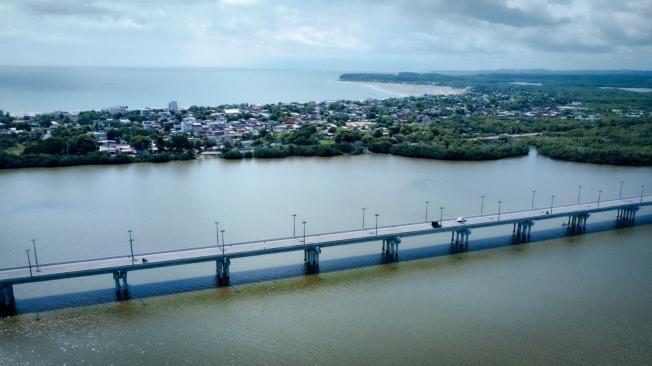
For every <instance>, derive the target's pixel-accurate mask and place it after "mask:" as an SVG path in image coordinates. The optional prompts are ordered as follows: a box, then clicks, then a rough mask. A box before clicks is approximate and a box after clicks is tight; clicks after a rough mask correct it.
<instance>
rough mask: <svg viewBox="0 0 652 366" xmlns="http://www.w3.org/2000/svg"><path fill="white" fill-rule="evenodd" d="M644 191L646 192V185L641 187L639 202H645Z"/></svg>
mask: <svg viewBox="0 0 652 366" xmlns="http://www.w3.org/2000/svg"><path fill="white" fill-rule="evenodd" d="M643 191H645V184H643V185H642V186H641V200H640V201H639V202H643Z"/></svg>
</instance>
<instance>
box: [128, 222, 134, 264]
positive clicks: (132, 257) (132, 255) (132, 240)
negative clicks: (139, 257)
mask: <svg viewBox="0 0 652 366" xmlns="http://www.w3.org/2000/svg"><path fill="white" fill-rule="evenodd" d="M128 231H129V249H131V265H132V266H133V265H134V239H133V238H132V237H131V233H132V232H133V230H128Z"/></svg>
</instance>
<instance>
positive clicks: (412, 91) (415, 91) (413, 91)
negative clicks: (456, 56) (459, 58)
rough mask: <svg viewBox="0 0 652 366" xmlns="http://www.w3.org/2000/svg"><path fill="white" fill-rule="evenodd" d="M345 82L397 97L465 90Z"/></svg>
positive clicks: (461, 90) (449, 93)
mask: <svg viewBox="0 0 652 366" xmlns="http://www.w3.org/2000/svg"><path fill="white" fill-rule="evenodd" d="M343 82H345V83H357V84H364V85H366V86H369V87H370V88H373V89H376V90H379V91H382V92H385V93H391V94H395V95H396V96H399V97H411V96H421V95H424V94H430V95H458V94H462V93H464V92H465V91H466V89H465V88H453V87H450V86H441V85H417V84H402V83H378V82H373V81H343Z"/></svg>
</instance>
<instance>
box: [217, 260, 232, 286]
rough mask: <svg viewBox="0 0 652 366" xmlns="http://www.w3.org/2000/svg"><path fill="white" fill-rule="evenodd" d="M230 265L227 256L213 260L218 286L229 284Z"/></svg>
mask: <svg viewBox="0 0 652 366" xmlns="http://www.w3.org/2000/svg"><path fill="white" fill-rule="evenodd" d="M230 266H231V259H230V258H229V257H222V258H220V259H218V260H217V261H215V272H216V276H215V277H216V279H217V285H218V286H228V285H229V267H230Z"/></svg>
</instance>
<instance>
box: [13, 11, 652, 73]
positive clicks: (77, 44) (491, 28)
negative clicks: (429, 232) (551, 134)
mask: <svg viewBox="0 0 652 366" xmlns="http://www.w3.org/2000/svg"><path fill="white" fill-rule="evenodd" d="M0 10H2V11H3V12H6V13H9V16H6V17H4V19H3V22H2V23H0V47H3V50H4V51H6V52H3V56H4V55H5V54H6V55H7V56H6V57H4V59H3V60H2V61H0V62H4V63H14V64H16V63H17V64H21V63H29V62H32V61H31V60H34V59H35V57H34V56H35V54H36V53H37V52H36V51H30V49H31V48H33V47H30V45H33V44H38V47H39V49H40V50H41V52H47V53H48V54H49V55H51V57H49V58H48V60H47V61H50V62H52V63H76V62H78V61H79V60H80V59H81V60H82V61H83V62H85V63H89V64H93V63H97V62H99V63H104V64H126V65H131V64H138V65H161V64H163V65H175V66H178V65H181V66H183V65H201V66H248V67H255V66H257V65H258V66H268V65H274V66H278V67H284V65H287V66H289V67H295V66H297V65H299V66H301V67H314V68H319V67H324V65H325V66H326V67H330V65H343V66H342V67H345V65H347V64H349V65H351V67H355V68H361V65H364V64H365V62H366V63H367V64H369V65H374V66H373V67H374V68H386V69H391V70H400V69H404V70H407V69H437V68H441V69H455V68H458V67H464V68H469V67H472V66H471V65H476V67H474V68H477V69H482V68H488V67H523V68H531V67H549V68H578V67H581V66H582V65H592V67H594V66H595V65H602V66H603V67H604V68H618V67H619V65H622V67H631V66H632V65H638V66H637V67H639V68H645V69H649V68H651V67H652V65H650V61H649V57H647V56H649V55H650V53H651V52H652V25H651V24H652V22H650V21H649V20H650V19H652V0H623V1H617V2H616V1H612V0H475V1H473V0H456V1H444V0H393V1H388V0H346V1H345V0H279V1H269V0H185V1H184V0H168V1H155V0H140V1H129V0H88V1H83V0H38V1H37V0H22V1H18V0H5V1H3V2H2V4H0ZM80 54H81V55H84V57H83V58H79V57H75V55H80ZM124 54H129V55H131V57H123V56H122V55H124ZM637 56H638V57H637ZM73 57H74V58H73ZM39 60H42V59H39ZM98 60H99V61H98ZM620 60H622V62H621V61H620ZM73 61H75V62H73ZM381 65H384V66H381ZM472 68H473V67H472Z"/></svg>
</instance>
